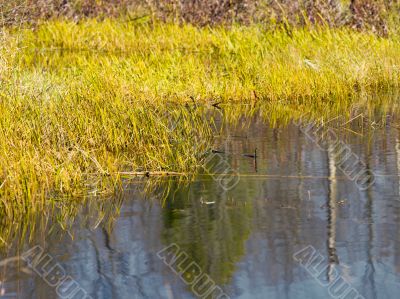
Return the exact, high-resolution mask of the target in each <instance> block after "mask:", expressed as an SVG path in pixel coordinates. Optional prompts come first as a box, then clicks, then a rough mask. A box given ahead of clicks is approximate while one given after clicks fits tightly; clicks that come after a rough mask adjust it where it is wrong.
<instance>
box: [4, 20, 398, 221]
mask: <svg viewBox="0 0 400 299" xmlns="http://www.w3.org/2000/svg"><path fill="white" fill-rule="evenodd" d="M1 30H2V31H1V35H0V39H1V42H0V115H1V117H0V214H1V217H2V219H13V221H19V220H18V219H24V217H28V216H26V215H34V214H35V213H36V212H38V211H41V209H43V208H44V207H45V206H47V205H49V203H50V204H51V203H52V201H56V199H57V200H59V199H60V198H61V199H63V198H64V200H66V201H68V200H70V199H71V198H82V197H85V196H88V195H106V194H112V193H113V192H115V191H116V190H119V189H121V181H122V179H123V175H121V172H152V171H156V172H161V173H162V172H179V173H184V174H187V175H188V176H189V175H190V174H193V173H195V172H196V170H197V169H198V167H199V166H200V165H201V163H202V159H203V158H204V155H205V154H206V153H207V151H208V150H209V149H210V148H211V145H212V139H213V135H214V134H216V133H215V124H214V121H213V119H214V118H213V116H211V115H210V114H208V113H207V111H208V110H209V109H211V110H213V111H214V110H216V109H215V108H214V107H213V106H212V104H215V103H219V102H221V103H222V104H221V105H223V112H219V111H214V112H216V113H223V115H222V116H223V117H224V118H225V121H226V122H234V121H240V119H241V118H242V117H243V116H249V115H252V114H255V113H260V114H262V115H264V116H265V118H268V119H269V121H270V123H271V124H272V125H279V123H282V122H283V123H284V122H288V121H290V119H292V118H293V117H300V116H301V115H303V114H304V113H305V112H309V113H311V115H313V116H314V117H316V118H321V117H323V118H324V119H329V118H331V117H334V116H336V115H338V114H343V115H346V116H348V117H352V116H351V113H350V112H349V111H350V110H351V109H352V108H354V107H357V105H358V106H360V107H367V106H368V111H373V110H374V109H375V108H376V107H378V106H379V107H380V108H379V109H380V110H382V111H383V112H385V111H387V110H391V109H395V108H394V107H397V106H398V105H395V106H391V105H392V104H388V103H389V101H385V100H381V101H380V102H379V101H378V100H376V99H375V98H373V97H371V96H370V95H371V94H380V93H384V92H390V91H392V90H397V89H398V87H399V86H398V85H399V71H400V69H399V68H400V55H399V54H400V43H399V40H398V38H397V37H395V36H393V37H390V38H387V39H383V38H379V37H377V36H375V35H373V34H368V33H359V32H354V31H351V30H349V29H330V28H327V27H314V28H304V29H290V30H289V31H288V28H286V29H284V28H282V30H277V31H269V30H266V29H265V28H263V27H262V25H253V26H249V27H242V26H236V25H234V26H233V27H231V28H229V29H227V28H224V27H214V28H209V27H205V28H201V29H199V28H196V27H194V26H191V25H182V26H180V25H176V24H168V23H167V24H165V23H145V22H144V23H143V22H142V23H140V24H139V23H135V22H120V21H118V20H104V21H102V22H98V21H96V20H87V21H83V22H80V23H79V24H76V23H74V22H69V21H51V22H45V23H43V24H41V25H39V26H37V27H35V28H20V29H15V28H14V29H13V28H9V29H6V28H2V29H1ZM390 103H392V102H390ZM396 109H397V108H396ZM19 217H22V218H19ZM32 217H33V216H32Z"/></svg>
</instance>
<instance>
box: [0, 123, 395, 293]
mask: <svg viewBox="0 0 400 299" xmlns="http://www.w3.org/2000/svg"><path fill="white" fill-rule="evenodd" d="M244 122H246V123H248V124H249V125H246V126H244V125H243V123H244ZM220 131H221V134H219V135H218V136H216V138H215V144H214V149H215V150H218V151H221V152H223V153H219V154H218V157H220V158H221V157H222V158H221V159H223V161H225V162H226V163H227V164H224V165H229V167H230V168H231V169H230V170H231V171H232V172H237V174H236V175H235V177H238V178H239V179H238V180H237V182H235V186H234V187H233V188H231V189H227V188H223V186H222V185H221V182H220V181H218V180H217V179H216V177H215V176H210V175H207V171H203V172H202V173H200V174H198V175H197V176H196V178H195V179H194V180H193V181H192V182H191V183H190V184H185V183H183V184H182V183H178V181H177V179H176V178H169V179H164V180H163V182H161V185H160V187H159V188H158V189H157V192H154V193H151V192H150V193H148V192H142V191H143V188H144V187H143V184H144V183H143V182H142V183H135V182H130V183H129V184H127V185H126V188H125V189H126V190H125V192H124V194H123V195H122V196H121V198H118V199H110V200H109V202H108V203H107V204H106V205H105V206H101V207H100V208H99V206H98V205H96V204H94V203H93V201H88V202H87V203H85V204H84V205H82V206H81V207H78V208H77V212H76V213H77V214H76V217H74V218H73V220H71V223H70V225H69V226H68V227H66V226H63V227H61V225H57V221H55V220H53V221H52V222H53V223H54V225H45V227H46V229H42V230H40V229H37V230H36V231H35V233H34V234H33V235H32V236H31V237H30V239H29V240H27V241H26V242H24V244H23V245H13V246H11V247H9V248H8V249H7V250H5V251H3V252H2V253H1V256H0V260H2V261H3V262H2V263H0V271H1V272H0V280H1V283H0V286H1V294H0V295H1V296H0V298H67V297H68V296H69V295H71V296H70V297H68V298H84V295H83V294H84V292H87V295H88V296H91V297H92V298H107V299H108V298H165V299H173V298H176V299H179V298H196V295H195V293H196V292H197V293H198V294H200V295H204V296H205V295H207V294H206V291H211V290H212V289H211V288H208V289H207V288H203V289H201V288H196V287H194V285H195V283H193V284H190V282H193V280H194V277H195V276H196V275H200V273H199V270H200V271H201V273H202V274H204V275H208V276H207V277H209V279H210V281H211V282H212V283H214V284H215V286H218V287H220V288H221V289H218V292H217V291H216V290H214V293H213V294H211V295H208V296H205V297H207V298H212V297H213V296H214V297H218V296H217V295H218V294H220V297H219V298H266V299H275V298H276V299H277V298H290V299H302V298H304V299H314V298H315V299H319V298H346V299H347V298H348V299H351V298H385V299H386V298H389V299H390V298H399V290H400V234H399V232H400V197H399V190H400V184H399V179H400V178H399V175H398V174H399V168H400V137H399V132H398V129H397V128H395V127H393V126H391V123H390V120H389V121H387V123H385V124H376V123H373V124H371V123H370V122H362V124H361V125H360V121H356V122H355V123H354V124H353V125H352V124H350V125H349V124H347V125H346V128H342V129H335V132H336V133H337V136H338V138H339V140H340V141H341V142H342V143H343V144H346V145H347V146H348V147H349V148H350V149H351V151H352V153H354V154H355V155H356V156H357V157H359V159H360V161H361V163H362V165H364V166H365V168H366V169H368V171H370V172H371V173H373V174H374V183H373V184H372V186H371V187H370V188H367V189H365V190H363V189H362V188H359V186H358V185H357V184H356V183H355V181H354V180H351V179H349V177H348V176H347V175H346V173H344V172H343V171H342V170H341V169H340V167H339V166H338V163H337V161H335V159H337V156H335V155H334V154H333V152H332V151H331V150H324V149H323V148H321V147H320V146H319V145H318V143H317V142H315V140H314V141H313V140H311V139H310V138H309V137H307V136H306V134H304V131H303V130H301V129H300V128H299V127H298V126H296V125H295V124H293V123H291V124H288V125H286V126H280V127H275V128H273V127H272V126H271V125H270V124H269V123H268V122H266V121H264V120H262V119H261V118H259V117H252V118H251V119H247V120H243V121H239V122H238V124H236V125H230V126H221V130H220ZM330 142H332V141H327V145H328V148H329V143H330ZM255 149H257V158H256V159H255V158H252V157H246V156H243V155H242V154H244V153H249V154H253V153H254V150H255ZM224 170H225V169H218V171H224ZM146 180H148V179H146ZM167 188H168V190H169V192H168V196H167V198H164V199H161V194H162V192H161V191H162V190H164V191H166V190H167ZM160 190H161V191H160ZM38 221H39V222H40V219H39V220H38ZM36 245H40V246H41V248H42V249H43V255H46V254H48V255H49V257H50V258H49V259H48V260H50V262H49V264H48V265H47V266H46V265H44V264H45V262H42V264H40V265H38V266H37V267H39V266H40V267H41V266H43V265H44V266H43V269H44V270H43V271H40V269H39V271H38V272H35V271H33V270H32V267H29V266H27V265H26V260H24V259H21V258H19V257H20V256H21V254H22V253H24V252H26V251H27V250H29V249H31V248H35V247H34V246H36ZM167 247H169V251H168V252H166V251H162V250H163V249H165V248H167ZM160 251H161V252H160ZM171 252H172V253H173V254H183V255H182V256H181V257H182V258H183V257H184V258H185V259H184V263H183V265H186V266H188V265H191V267H192V268H191V269H195V270H197V272H196V271H194V272H190V271H187V273H186V274H188V275H189V276H190V275H192V277H187V278H186V279H187V281H189V283H188V284H187V283H184V281H183V280H182V279H181V278H180V277H179V275H177V274H176V273H175V272H174V270H176V269H177V267H175V268H174V267H172V268H171V267H170V266H168V265H167V262H168V261H170V258H171V256H170V255H168V253H169V254H170V253H171ZM299 252H300V253H299ZM160 257H161V258H160ZM162 258H164V259H165V262H164V261H163V259H162ZM172 258H174V257H173V256H172ZM313 258H314V260H313V261H312V259H313ZM54 265H59V266H60V267H61V268H62V269H63V271H65V274H66V275H70V276H71V278H72V279H73V281H74V282H75V283H76V284H77V285H78V286H79V288H81V289H80V291H81V292H80V293H79V294H76V295H75V296H73V292H69V293H68V290H66V289H67V286H65V285H64V286H60V285H58V286H57V284H55V285H53V286H51V284H49V283H46V281H45V280H44V279H43V278H42V277H41V276H46V275H45V274H43V273H45V272H46V270H45V269H47V270H48V269H49V268H51V266H54ZM46 267H47V268H46ZM182 268H185V266H181V269H182ZM189 272H190V273H189ZM204 277H206V276H204ZM204 277H203V278H204ZM47 278H49V277H47ZM338 279H339V281H338ZM335 281H336V285H335ZM212 283H211V285H213V284H212ZM82 290H84V292H83V291H82ZM62 292H64V295H65V296H64V297H63V293H62ZM222 292H224V293H222ZM57 293H58V294H57ZM346 293H347V296H346ZM88 296H87V297H86V298H90V297H88ZM204 296H203V297H204ZM341 296H342V297H341ZM357 296H358V297H357Z"/></svg>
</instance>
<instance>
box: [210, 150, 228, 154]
mask: <svg viewBox="0 0 400 299" xmlns="http://www.w3.org/2000/svg"><path fill="white" fill-rule="evenodd" d="M211 152H212V153H213V154H225V152H223V151H219V150H211Z"/></svg>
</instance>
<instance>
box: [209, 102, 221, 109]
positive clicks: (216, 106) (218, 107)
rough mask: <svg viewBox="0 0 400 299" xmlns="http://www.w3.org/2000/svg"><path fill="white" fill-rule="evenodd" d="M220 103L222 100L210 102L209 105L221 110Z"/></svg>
mask: <svg viewBox="0 0 400 299" xmlns="http://www.w3.org/2000/svg"><path fill="white" fill-rule="evenodd" d="M221 103H222V102H217V103H214V104H212V105H211V106H213V107H214V108H216V109H219V110H222V108H221V107H220V106H219V104H221Z"/></svg>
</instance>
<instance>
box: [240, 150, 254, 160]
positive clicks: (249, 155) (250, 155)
mask: <svg viewBox="0 0 400 299" xmlns="http://www.w3.org/2000/svg"><path fill="white" fill-rule="evenodd" d="M242 156H243V157H247V158H253V159H257V148H255V150H254V154H243V155H242Z"/></svg>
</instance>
